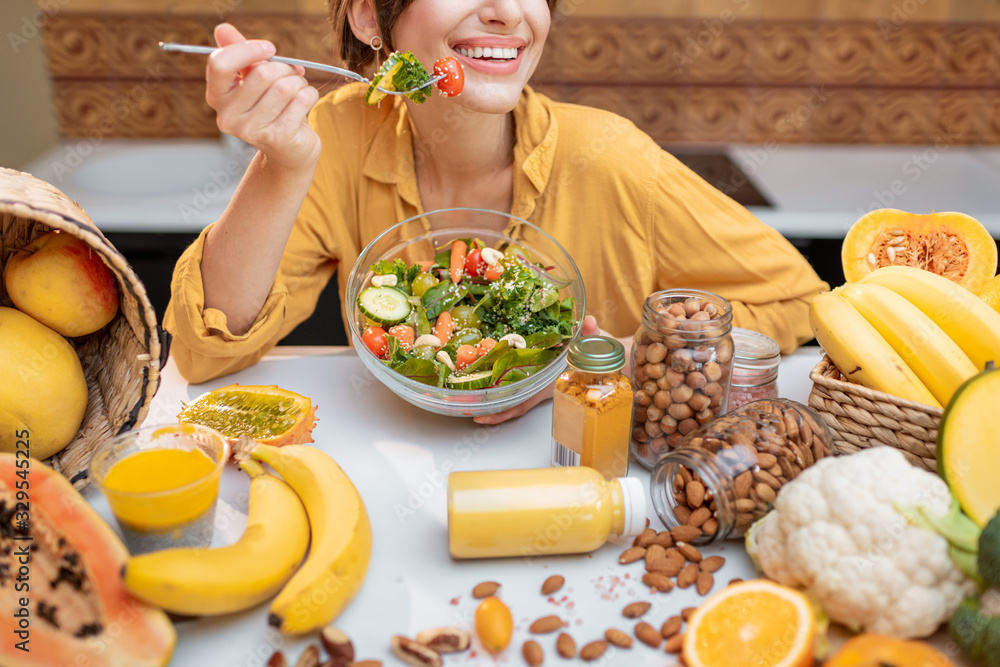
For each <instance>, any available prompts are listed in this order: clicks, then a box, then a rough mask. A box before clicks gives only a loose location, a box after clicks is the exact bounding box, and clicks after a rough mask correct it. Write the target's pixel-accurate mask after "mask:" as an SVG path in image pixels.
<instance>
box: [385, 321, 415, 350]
mask: <svg viewBox="0 0 1000 667" xmlns="http://www.w3.org/2000/svg"><path fill="white" fill-rule="evenodd" d="M388 335H389V336H392V337H393V338H395V339H396V340H398V341H399V344H400V345H401V346H402V348H403V349H404V350H409V349H410V348H411V347H413V327H410V326H407V325H405V324H397V325H396V326H394V327H392V328H390V329H389V332H388Z"/></svg>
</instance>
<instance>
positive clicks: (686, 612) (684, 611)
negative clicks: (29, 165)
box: [681, 607, 698, 623]
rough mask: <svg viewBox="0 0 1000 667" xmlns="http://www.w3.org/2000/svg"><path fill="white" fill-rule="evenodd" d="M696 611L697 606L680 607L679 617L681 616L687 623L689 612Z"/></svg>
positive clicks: (689, 616)
mask: <svg viewBox="0 0 1000 667" xmlns="http://www.w3.org/2000/svg"><path fill="white" fill-rule="evenodd" d="M696 611H698V607H684V608H683V609H681V618H683V619H684V622H685V623H687V621H688V619H689V618H691V614H693V613H695V612H696Z"/></svg>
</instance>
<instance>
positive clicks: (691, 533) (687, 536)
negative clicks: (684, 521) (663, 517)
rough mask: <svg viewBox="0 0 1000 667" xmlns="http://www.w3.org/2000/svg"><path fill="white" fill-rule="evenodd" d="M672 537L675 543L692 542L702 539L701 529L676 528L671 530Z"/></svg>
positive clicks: (690, 527) (689, 527)
mask: <svg viewBox="0 0 1000 667" xmlns="http://www.w3.org/2000/svg"><path fill="white" fill-rule="evenodd" d="M670 537H672V538H674V543H675V544H676V543H677V542H691V541H694V540H696V539H698V538H699V537H701V529H699V528H695V527H694V526H674V527H673V528H671V529H670Z"/></svg>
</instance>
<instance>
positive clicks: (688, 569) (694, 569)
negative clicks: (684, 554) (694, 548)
mask: <svg viewBox="0 0 1000 667" xmlns="http://www.w3.org/2000/svg"><path fill="white" fill-rule="evenodd" d="M697 578H698V566H697V565H695V564H694V563H688V564H687V565H685V566H684V569H683V570H681V571H680V574H678V575H677V587H678V588H687V587H688V586H690V585H691V584H693V583H694V582H695V580H696V579H697Z"/></svg>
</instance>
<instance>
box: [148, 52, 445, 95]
mask: <svg viewBox="0 0 1000 667" xmlns="http://www.w3.org/2000/svg"><path fill="white" fill-rule="evenodd" d="M160 48H161V49H162V50H164V51H177V52H180V53H201V54H204V55H208V54H209V53H212V51H215V50H216V48H218V47H214V46H196V45H194V44H176V43H173V42H160ZM268 60H273V61H274V62H277V63H285V64H286V65H299V66H301V67H305V68H306V69H316V70H320V71H322V72H331V73H333V74H339V75H341V76H345V77H347V78H348V79H354V80H355V81H360V82H361V83H371V79H366V78H365V77H363V76H361V75H360V74H358V73H357V72H352V71H351V70H349V69H344V68H343V67H335V66H333V65H324V64H323V63H316V62H313V61H311V60H299V59H298V58H285V57H284V56H272V57H270V58H268ZM446 76H447V74H442V75H440V76H435V77H431V78H430V79H429V80H428V81H426V82H424V83H422V84H420V85H419V86H417V87H416V88H411V89H410V90H386V89H385V88H382V87H381V86H378V87H377V89H378V90H379V91H381V92H383V93H385V94H386V95H406V94H408V93H412V92H414V91H417V90H420V89H421V88H426V87H427V86H431V85H434V84H435V83H437V82H438V81H440V80H441V79H443V78H445V77H446Z"/></svg>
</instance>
